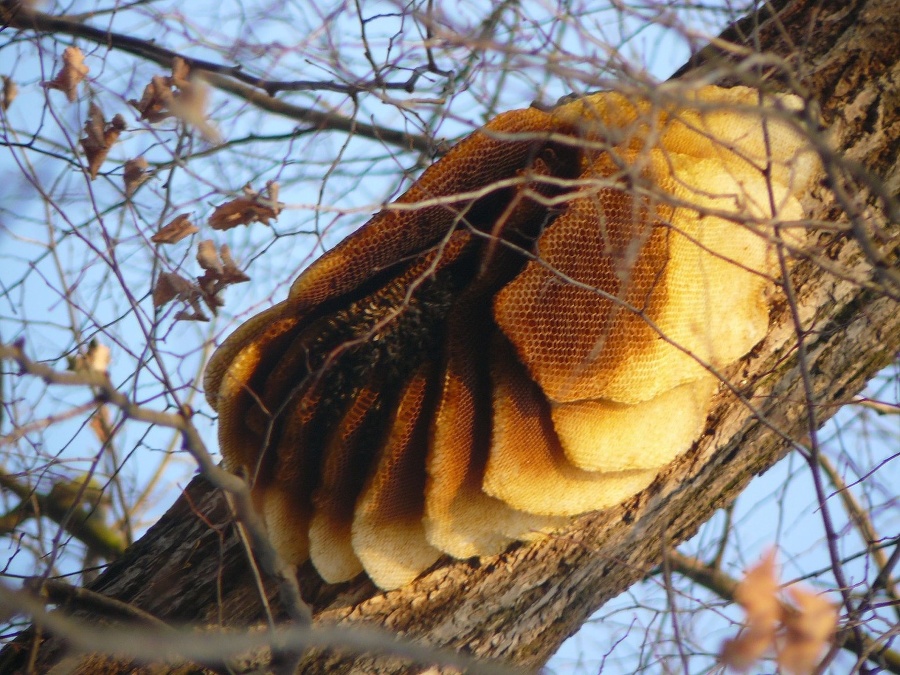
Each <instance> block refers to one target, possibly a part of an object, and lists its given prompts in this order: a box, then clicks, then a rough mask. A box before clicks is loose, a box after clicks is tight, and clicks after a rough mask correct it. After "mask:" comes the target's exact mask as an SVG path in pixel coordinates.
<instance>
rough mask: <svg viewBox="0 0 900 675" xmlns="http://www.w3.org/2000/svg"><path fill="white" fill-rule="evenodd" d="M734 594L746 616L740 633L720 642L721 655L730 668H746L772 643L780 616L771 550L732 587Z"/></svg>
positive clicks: (779, 603) (780, 608)
mask: <svg viewBox="0 0 900 675" xmlns="http://www.w3.org/2000/svg"><path fill="white" fill-rule="evenodd" d="M734 598H735V601H736V602H737V603H738V604H739V605H740V606H741V607H743V609H744V611H745V612H746V615H747V618H746V621H745V627H744V630H743V631H742V632H741V634H740V635H738V637H736V638H734V639H733V640H728V641H726V642H725V644H724V645H723V646H722V653H721V659H722V662H723V663H725V665H727V666H730V667H731V668H734V669H737V670H746V669H747V668H749V667H750V666H751V665H753V663H754V662H756V661H757V660H758V659H759V658H761V657H762V656H763V655H764V654H765V653H766V652H767V651H768V650H769V649H770V648H772V647H773V646H774V644H775V636H776V633H777V630H778V626H779V623H780V622H781V618H782V606H781V602H780V601H779V599H778V580H777V578H776V570H775V552H774V551H769V552H768V553H767V554H766V555H765V556H763V559H762V560H761V561H760V562H759V564H758V565H756V566H755V567H752V568H751V569H749V570H748V571H747V573H746V575H745V576H744V579H743V580H742V581H741V582H740V583H739V584H738V586H737V588H736V589H735V591H734Z"/></svg>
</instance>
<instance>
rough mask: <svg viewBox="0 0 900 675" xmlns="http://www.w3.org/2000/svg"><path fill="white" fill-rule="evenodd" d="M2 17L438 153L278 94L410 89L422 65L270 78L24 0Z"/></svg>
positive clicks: (298, 113)
mask: <svg viewBox="0 0 900 675" xmlns="http://www.w3.org/2000/svg"><path fill="white" fill-rule="evenodd" d="M0 21H2V22H3V24H4V25H5V26H7V27H11V28H17V29H19V30H22V31H33V32H36V33H50V34H55V35H71V36H73V37H78V38H81V39H83V40H88V41H90V42H94V43H96V44H98V45H103V46H106V47H109V48H112V49H116V50H119V51H122V52H125V53H128V54H132V55H134V56H137V57H139V58H142V59H144V60H146V61H150V62H152V63H156V64H159V65H160V66H162V67H164V68H167V69H168V68H171V67H172V62H173V60H174V59H175V58H181V59H183V60H184V61H185V62H186V63H187V64H188V65H189V66H190V67H191V71H192V73H194V74H199V75H201V76H202V78H203V79H204V80H206V81H207V82H209V83H210V84H211V85H212V86H214V87H216V88H217V89H220V90H222V91H225V92H228V93H229V94H232V95H234V96H237V97H238V98H241V99H243V100H245V101H247V102H248V103H252V104H253V105H255V106H256V107H258V108H260V109H261V110H265V111H267V112H271V113H274V114H276V115H280V116H281V117H287V118H288V119H292V120H296V121H298V122H303V123H305V124H311V125H313V126H315V127H318V128H320V129H329V130H331V131H340V132H343V133H347V134H353V135H355V136H362V137H364V138H370V139H372V140H375V141H378V142H379V143H384V144H386V145H394V146H397V147H399V148H401V149H403V150H417V151H419V152H425V153H429V154H434V153H435V152H436V151H437V149H438V148H439V146H440V143H438V142H435V140H434V139H431V138H429V137H428V136H425V135H421V134H419V135H416V134H410V133H409V132H406V131H398V130H396V129H390V128H388V127H383V126H380V125H377V124H368V123H365V122H360V121H358V120H356V119H354V118H350V117H345V116H343V115H339V114H337V113H333V112H325V111H321V110H315V109H313V108H307V107H305V106H300V105H295V104H292V103H288V102H286V101H283V100H281V99H278V98H275V94H276V93H277V92H279V91H310V90H316V89H318V90H328V91H338V92H340V91H343V92H344V93H347V94H348V95H356V94H359V93H363V92H369V91H372V90H373V89H375V88H386V89H403V90H406V91H409V90H410V89H411V88H412V87H414V86H415V83H416V81H417V80H418V79H419V77H420V75H421V73H420V72H419V71H416V72H414V73H413V75H412V76H411V77H410V78H409V80H407V81H406V82H403V83H393V84H390V83H381V82H376V81H373V82H364V83H361V84H355V85H354V84H341V85H339V84H335V83H325V82H312V81H301V80H297V81H280V80H279V81H275V80H266V79H264V78H259V77H255V76H253V75H250V74H248V73H245V72H243V71H242V70H241V67H240V66H226V65H222V64H218V63H214V62H212V61H206V60H204V59H195V58H191V57H189V56H185V55H182V54H179V53H177V52H174V51H172V50H170V49H166V48H165V47H161V46H158V45H156V44H153V43H152V42H148V41H146V40H142V39H140V38H135V37H132V36H130V35H124V34H122V33H114V32H112V31H107V30H101V29H99V28H95V27H93V26H89V25H87V24H85V23H82V22H81V21H79V20H76V19H72V18H69V17H66V16H52V15H50V14H46V13H44V12H41V11H38V10H35V9H32V8H31V7H29V6H28V4H27V3H25V2H22V1H21V0H2V2H0Z"/></svg>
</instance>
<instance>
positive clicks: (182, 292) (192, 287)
mask: <svg viewBox="0 0 900 675" xmlns="http://www.w3.org/2000/svg"><path fill="white" fill-rule="evenodd" d="M176 298H177V299H178V300H181V301H182V302H184V303H185V305H186V306H187V308H189V309H190V311H187V309H185V310H179V311H178V313H177V314H175V320H176V321H209V318H208V317H207V316H206V314H204V313H203V308H202V307H201V305H200V299H201V298H203V291H202V290H201V289H200V287H199V286H197V285H196V284H194V283H192V282H190V281H188V280H187V279H185V278H184V277H183V276H181V275H180V274H178V273H176V272H163V273H162V274H160V275H159V279H158V280H157V282H156V287H155V288H154V289H153V306H154V307H156V308H157V309H158V308H160V307H163V306H165V305H167V304H168V303H170V302H171V301H172V300H175V299H176Z"/></svg>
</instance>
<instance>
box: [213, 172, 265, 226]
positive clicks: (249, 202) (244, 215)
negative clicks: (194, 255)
mask: <svg viewBox="0 0 900 675" xmlns="http://www.w3.org/2000/svg"><path fill="white" fill-rule="evenodd" d="M266 192H267V196H266V197H262V196H261V195H260V194H259V193H258V192H254V191H253V190H251V189H250V186H245V187H244V194H245V195H246V196H244V197H238V198H237V199H232V200H231V201H230V202H225V203H224V204H222V205H221V206H217V207H216V210H215V211H213V214H212V215H211V216H210V217H209V225H210V227H212V228H213V229H214V230H230V229H231V228H232V227H237V226H238V225H249V224H250V223H255V222H257V221H259V222H265V223H268V222H269V221H271V220H278V214H279V213H280V211H281V205H280V204H279V203H278V200H277V195H278V183H275V182H269V183H268V184H267V186H266ZM272 194H275V195H276V198H274V199H273V198H272Z"/></svg>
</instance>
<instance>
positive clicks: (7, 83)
mask: <svg viewBox="0 0 900 675" xmlns="http://www.w3.org/2000/svg"><path fill="white" fill-rule="evenodd" d="M18 94H19V86H18V85H17V84H16V83H15V82H13V80H12V78H11V77H7V76H6V75H4V76H3V98H2V100H0V108H3V110H9V106H11V105H12V102H13V101H15V100H16V96H18Z"/></svg>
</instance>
